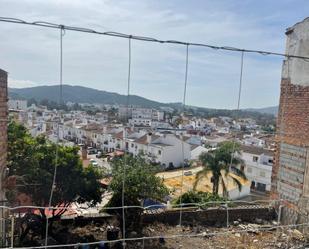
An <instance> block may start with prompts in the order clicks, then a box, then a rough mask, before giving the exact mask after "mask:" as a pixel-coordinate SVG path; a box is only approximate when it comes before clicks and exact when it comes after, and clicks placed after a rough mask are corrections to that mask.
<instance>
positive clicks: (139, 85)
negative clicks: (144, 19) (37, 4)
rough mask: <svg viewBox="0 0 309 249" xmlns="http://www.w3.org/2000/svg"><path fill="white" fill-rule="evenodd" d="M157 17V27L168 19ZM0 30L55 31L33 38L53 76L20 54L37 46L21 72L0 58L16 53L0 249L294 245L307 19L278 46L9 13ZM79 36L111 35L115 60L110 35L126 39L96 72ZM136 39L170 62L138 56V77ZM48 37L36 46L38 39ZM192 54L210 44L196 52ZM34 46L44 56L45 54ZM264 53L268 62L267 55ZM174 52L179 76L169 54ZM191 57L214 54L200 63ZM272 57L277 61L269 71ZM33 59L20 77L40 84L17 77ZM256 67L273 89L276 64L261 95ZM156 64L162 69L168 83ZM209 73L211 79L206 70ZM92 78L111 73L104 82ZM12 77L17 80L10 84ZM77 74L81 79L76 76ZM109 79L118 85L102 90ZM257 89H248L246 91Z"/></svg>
mask: <svg viewBox="0 0 309 249" xmlns="http://www.w3.org/2000/svg"><path fill="white" fill-rule="evenodd" d="M29 2H31V1H29ZM47 2H48V1H47ZM49 4H51V6H53V4H52V3H49ZM71 5H72V6H73V5H74V4H73V3H71ZM74 6H75V5H74ZM108 6H109V5H108ZM145 6H146V5H145ZM147 6H148V5H147ZM54 7H55V6H54ZM57 7H59V6H58V5H57ZM75 7H76V8H77V9H80V11H84V10H86V8H85V6H83V7H81V6H78V7H77V6H75ZM87 7H89V6H87ZM74 11H76V9H72V12H74ZM116 12H117V13H118V10H117V11H116ZM116 12H115V13H116ZM66 13H68V11H67V12H66ZM89 13H90V12H89ZM112 13H114V10H113V11H112ZM164 13H165V12H164ZM167 13H168V14H167V15H168V16H169V15H170V12H167ZM123 15H124V16H125V14H124V13H123ZM165 15H166V13H165ZM119 16H122V15H121V14H119ZM119 16H118V17H117V18H119ZM297 17H298V16H297ZM87 18H88V17H87ZM174 18H176V17H175V16H174ZM178 18H180V19H181V18H182V17H181V16H177V18H176V19H175V20H178ZM272 18H273V17H272ZM171 20H172V21H170V20H169V21H168V22H167V23H168V24H169V25H170V24H171V23H174V22H175V23H178V21H175V20H174V19H171ZM246 20H247V19H246ZM297 20H298V19H297ZM92 22H94V19H93V20H89V23H92ZM293 22H294V21H293ZM77 23H78V22H77ZM99 23H100V22H98V24H95V25H94V27H99ZM242 23H243V22H242ZM278 23H281V22H279V21H278ZM294 23H295V22H294ZM0 24H3V25H15V24H20V25H19V26H20V27H21V29H23V28H22V27H31V28H33V29H36V28H40V29H42V30H46V31H47V30H58V31H59V32H60V33H59V36H58V37H57V38H55V37H54V36H53V35H51V34H49V33H48V35H47V36H46V37H48V39H51V40H53V41H57V42H58V43H57V49H58V50H59V51H58V52H59V54H58V56H59V58H58V63H59V65H58V66H59V72H58V74H59V75H58V77H59V82H58V84H51V82H53V81H54V79H55V77H54V76H55V74H54V72H53V73H50V74H48V73H46V72H47V71H48V70H51V68H53V66H54V64H56V63H54V62H53V63H50V64H48V66H47V65H46V64H45V61H44V60H43V59H42V58H43V56H42V54H40V52H34V50H29V51H28V50H27V49H24V50H25V51H26V52H27V53H29V54H31V56H34V57H33V58H35V55H37V54H40V60H35V59H32V57H31V60H27V63H25V62H24V61H23V62H22V64H21V65H22V67H23V66H25V68H26V70H24V72H23V73H21V72H18V70H16V68H15V67H14V66H12V65H13V64H14V63H15V60H16V61H18V59H16V58H17V57H18V58H19V56H16V58H15V57H14V56H12V58H15V59H14V62H13V63H11V64H9V63H8V64H5V63H4V62H2V61H1V65H0V67H1V69H0V247H1V249H2V248H3V249H8V248H25V249H28V248H29V249H30V248H37V249H41V248H86V249H90V248H92V249H95V248H101V249H107V248H110V249H113V248H115V249H118V248H119V249H131V248H132V249H133V248H141V249H144V248H158V249H175V248H177V249H180V248H211V249H212V248H235V249H237V248H269V249H270V248H282V249H283V248H295V249H296V248H307V247H308V245H309V244H308V241H309V230H308V226H309V223H308V214H309V204H308V203H309V202H308V200H309V173H308V172H309V171H308V168H309V164H308V160H307V159H308V158H309V157H308V155H309V153H308V152H309V149H308V141H309V135H308V134H309V128H308V127H309V122H308V113H309V112H308V110H309V109H308V100H309V78H308V75H307V73H308V70H309V63H308V61H309V52H308V51H309V50H308V47H309V45H308V44H309V38H308V37H309V35H308V34H309V32H308V30H309V18H308V17H307V18H305V19H303V20H302V21H300V22H297V23H295V24H294V25H293V26H290V27H289V28H287V29H286V32H285V33H283V32H280V34H281V33H283V34H281V35H283V36H284V34H285V38H286V42H285V44H286V46H285V52H276V51H273V50H269V51H268V50H263V49H257V48H256V49H245V48H237V47H234V46H219V45H211V44H208V43H198V42H189V41H182V39H180V40H176V39H175V40H171V39H165V38H152V37H151V36H149V37H148V36H143V35H131V34H126V33H121V32H114V31H99V28H98V29H97V28H93V29H92V28H87V27H82V26H83V25H81V26H80V27H79V26H78V25H74V26H73V25H72V26H70V25H69V24H68V25H65V24H56V23H53V22H49V21H27V20H22V19H16V18H12V17H0ZM173 25H174V24H173ZM173 25H171V26H173ZM178 25H179V24H178ZM182 25H183V24H181V25H180V26H179V27H182ZM203 25H204V23H203ZM282 25H283V24H282ZM17 26H18V25H17ZM176 26H177V25H176ZM232 26H233V25H232ZM266 26H267V25H266ZM266 26H265V27H266ZM193 27H195V26H193ZM40 29H39V32H42V30H40ZM102 29H103V28H102ZM25 30H26V29H25ZM104 30H107V28H105V27H104ZM163 30H165V27H164V28H163ZM212 30H214V29H212ZM227 30H230V27H229V28H228V29H226V31H227ZM248 30H251V27H250V28H249V29H248ZM19 31H20V30H19ZM32 32H34V31H32ZM71 32H72V33H74V34H76V35H77V36H76V37H79V38H78V39H77V38H76V37H74V35H72V34H71ZM247 32H248V33H246V34H247V35H248V36H250V35H252V33H250V32H249V31H247ZM272 32H274V30H272ZM42 33H43V32H42ZM67 33H69V34H67ZM181 33H183V32H181ZM257 33H258V32H257ZM44 34H45V33H44ZM46 34H47V33H46ZM46 34H45V35H46ZM237 34H238V36H239V33H237ZM70 35H72V37H73V38H72V37H70ZM79 35H87V37H88V35H89V36H90V35H93V36H96V37H98V36H100V37H105V38H108V39H111V41H112V42H111V44H109V45H108V46H110V48H117V49H116V50H117V51H116V52H115V54H116V55H117V56H118V55H120V54H121V55H123V54H124V52H123V51H124V49H123V47H121V46H118V45H117V46H116V45H115V44H116V40H117V39H118V40H122V41H126V42H128V43H127V44H126V47H125V48H126V49H125V51H126V53H125V54H126V57H124V58H125V59H126V60H125V62H124V61H121V60H120V59H119V58H120V57H117V56H116V57H113V56H115V54H112V53H111V51H108V49H106V51H104V52H106V53H107V54H108V53H111V54H108V58H106V57H104V63H105V62H106V61H108V64H104V63H103V64H104V66H103V67H102V68H103V69H102V68H101V66H102V65H103V64H102V65H101V64H100V66H97V65H96V66H93V65H95V63H96V62H98V61H100V63H101V62H102V58H101V57H100V60H98V61H96V60H95V59H93V58H95V56H96V55H97V54H100V52H98V50H92V49H93V48H92V46H94V44H96V45H95V46H97V47H99V46H98V44H99V43H96V42H98V41H97V40H95V39H93V40H89V41H87V42H85V41H86V40H83V39H84V37H83V38H82V37H81V36H79ZM238 36H237V37H238ZM33 37H41V36H39V35H37V36H33ZM46 37H45V36H44V35H43V36H42V37H41V38H40V39H42V40H44V39H47V38H46ZM67 37H69V38H67ZM180 37H182V36H180ZM189 37H190V36H189ZM260 37H262V35H257V36H256V37H255V38H256V39H259V38H260ZM19 38H20V36H19ZM66 39H67V40H66ZM108 39H107V40H108ZM65 42H67V44H69V43H70V42H72V44H73V42H74V44H75V45H77V44H79V42H80V43H81V44H82V45H85V44H87V45H86V48H87V52H88V49H89V50H91V53H90V54H91V55H92V57H91V60H90V61H91V63H90V62H89V60H85V61H86V62H87V63H89V65H90V68H91V69H92V67H93V68H95V69H96V70H97V69H98V68H99V71H96V73H93V72H91V73H89V75H90V76H89V75H87V76H89V78H87V77H85V78H83V77H84V76H85V75H84V73H85V72H86V71H87V70H89V68H87V66H84V65H82V64H79V65H78V66H76V65H77V64H78V63H81V61H82V62H84V60H83V59H81V58H82V57H79V56H80V54H78V56H77V53H76V50H74V49H77V50H78V52H81V54H82V52H84V51H83V49H81V48H80V47H78V46H75V45H72V44H71V46H70V45H67V44H65ZM75 42H76V43H75ZM114 42H115V43H114ZM138 42H141V43H142V44H152V45H153V47H151V49H150V48H147V49H149V51H150V52H152V53H153V54H155V53H156V52H157V51H156V49H154V47H155V46H156V45H158V46H159V47H162V46H165V45H167V46H170V45H171V46H175V50H173V49H171V48H170V47H169V48H168V49H171V50H170V51H169V52H170V54H169V56H172V57H173V60H172V61H169V62H168V63H167V65H165V66H166V68H164V69H163V68H160V67H159V66H161V63H162V62H161V63H159V64H156V63H154V64H152V63H153V62H151V63H149V65H147V66H148V67H145V68H147V69H146V71H143V70H142V69H145V68H144V66H145V65H146V64H147V63H148V61H147V63H146V62H145V61H143V63H141V61H139V60H140V59H141V57H139V56H140V55H141V54H142V55H143V56H142V57H147V56H145V55H146V50H147V49H145V47H143V49H145V50H143V49H141V47H140V48H139V49H141V50H138V49H136V48H137V47H138V46H139V45H138ZM237 42H238V38H237ZM251 42H252V41H251ZM88 43H89V44H88ZM280 43H282V44H283V43H284V42H283V41H282V40H280ZM5 44H6V46H7V49H8V51H11V53H12V54H14V52H12V51H14V50H15V49H16V48H17V47H18V46H15V45H14V47H13V49H12V48H10V47H11V44H10V43H9V42H5ZM14 44H15V42H14ZM29 44H31V43H29ZM29 44H28V43H27V45H29ZM40 44H41V43H40ZM50 44H51V43H47V42H46V46H47V47H48V46H49V45H50ZM132 44H133V45H132ZM249 44H251V43H249ZM278 44H279V42H278ZM31 46H32V44H31ZM100 46H101V45H100ZM114 46H115V47H114ZM38 47H39V46H37V48H38ZM120 47H121V48H120ZM179 47H182V48H184V50H180V49H179V50H178V48H179ZM48 48H49V47H48ZM122 49H123V50H122ZM135 49H136V50H135ZM152 49H154V50H153V51H152ZM203 49H211V51H212V52H211V53H209V54H207V56H209V57H207V56H205V54H204V50H203ZM30 51H32V53H30ZM73 51H75V52H73ZM120 51H122V52H120ZM149 51H148V50H147V52H149ZM0 52H1V46H0ZM141 52H142V53H141ZM219 52H223V53H226V54H224V59H223V60H222V61H221V59H218V58H215V57H216V56H217V55H218V53H219ZM46 53H47V55H46V60H49V59H50V58H52V57H53V56H54V54H53V52H50V51H47V52H46ZM212 53H213V54H212ZM229 53H231V54H234V55H237V56H234V57H233V56H231V57H230V55H229ZM158 54H160V55H161V56H162V54H164V53H163V52H162V51H161V52H160V53H158ZM180 55H181V56H180ZM213 55H215V57H212V56H213ZM265 55H267V57H268V58H269V57H271V59H270V60H269V61H270V62H269V61H267V59H265V58H266V56H265ZM70 56H72V58H74V59H72V58H71V59H70ZM134 56H136V57H134ZM169 56H167V57H166V58H169ZM21 57H22V56H21ZM102 57H103V56H102ZM180 57H181V61H182V63H183V65H182V70H180V68H181V67H180V66H179V65H180V64H178V63H179V62H177V63H176V62H175V61H174V59H175V58H177V60H178V59H179V58H180ZM44 58H45V57H44ZM64 58H65V59H66V58H68V60H67V61H65V60H64ZM166 58H164V59H166ZM205 58H207V60H208V58H211V60H214V59H215V62H214V64H211V63H212V62H209V61H206V60H205ZM261 58H262V59H261ZM273 58H279V59H280V66H279V67H281V71H280V70H279V69H278V68H275V66H274V65H276V66H277V67H278V65H279V64H278V63H277V62H275V59H273ZM109 59H110V60H109ZM147 59H149V57H147ZM161 59H162V58H161ZM169 59H170V58H169ZM231 59H233V60H231ZM225 60H226V61H225ZM33 61H35V63H36V67H37V66H38V64H40V63H41V64H42V66H41V67H40V70H41V71H42V72H41V71H40V70H37V68H35V69H36V70H34V71H35V74H34V75H36V76H37V75H38V77H42V79H43V78H44V77H49V76H50V75H52V77H51V78H49V80H46V84H47V85H43V82H42V83H37V82H35V81H33V82H32V81H28V80H27V77H29V78H31V72H28V71H29V70H28V68H27V66H28V63H29V65H30V64H31V63H32V62H33ZM115 61H117V63H115ZM120 61H121V62H120ZM166 61H167V59H166ZM205 61H206V62H205ZM223 61H224V63H226V64H225V67H222V65H223V64H221V63H222V62H223ZM38 62H39V63H38ZM64 62H65V63H66V64H64ZM164 62H165V61H164ZM231 62H233V63H231ZM236 62H237V65H236ZM261 62H262V64H263V63H265V64H266V67H265V68H263V70H262V68H260V67H259V66H257V65H260V64H259V63H261ZM2 63H3V65H2ZM74 63H77V64H74ZM92 63H93V64H92ZM169 63H171V64H169ZM174 63H175V64H174ZM276 63H277V64H276ZM163 64H164V63H163ZM172 64H173V66H171V65H172ZM31 65H32V64H31ZM44 65H45V66H44ZM107 65H108V67H106V66H107ZM124 65H125V67H122V66H124ZM154 65H156V66H154ZM218 65H220V70H219V67H217V66H218ZM120 66H121V68H122V69H124V70H123V71H121V70H119V68H120ZM165 66H164V67H165ZM22 67H21V68H22ZM157 67H158V68H157ZM150 68H152V69H153V71H151V70H150ZM154 68H156V69H154ZM205 68H207V70H208V71H207V70H206V69H205ZM231 68H232V69H233V70H234V69H236V68H237V71H236V70H234V71H233V72H232V71H229V70H230V69H231ZM252 68H254V70H253V69H252ZM271 68H272V69H271ZM32 69H33V68H32ZM65 69H66V70H67V71H65ZM77 69H78V70H77ZM81 69H82V70H81ZM44 70H46V72H45V71H44ZM114 70H115V71H114ZM126 70H127V71H126ZM135 70H136V71H135ZM139 70H141V71H139ZM156 70H157V71H156ZM165 70H166V71H165ZM195 70H196V71H195ZM204 70H205V71H204ZM30 71H31V70H30ZM82 71H83V72H82ZM120 71H121V73H120ZM150 71H151V72H150ZM176 71H177V72H176ZM262 71H265V72H263V73H265V74H264V76H265V75H266V76H267V77H269V78H268V79H267V80H268V81H267V84H268V83H269V82H270V83H272V84H273V81H274V78H275V77H273V74H275V73H277V74H278V72H279V71H280V72H281V73H279V74H278V77H279V78H278V82H277V83H278V86H279V84H280V89H279V87H278V89H275V87H272V88H270V89H264V86H265V85H264V84H265V82H262V81H263V77H260V76H261V75H262V73H261V72H262ZM17 72H18V73H17ZM25 72H27V73H25ZM64 72H66V74H65V73H64ZM98 72H99V73H98ZM102 72H103V73H102ZM133 72H134V73H136V74H134V75H133ZM145 72H146V73H145ZM167 72H169V73H171V72H172V73H175V75H174V76H176V75H177V77H176V78H177V79H176V80H175V79H172V77H171V76H167V75H165V73H166V74H167ZM213 72H215V74H216V75H215V77H213V76H212V77H213V78H212V77H209V78H208V75H207V74H208V73H210V74H212V73H213ZM252 72H253V73H252ZM28 73H29V74H28ZM99 74H100V75H101V74H106V75H107V74H111V75H112V76H108V77H110V78H108V79H109V81H110V83H109V82H108V81H107V80H106V78H104V77H105V76H106V75H104V77H103V79H104V80H102V79H101V78H99V77H98V76H97V75H99ZM120 74H121V77H120ZM198 74H203V76H205V77H206V76H207V77H206V78H205V79H203V78H199V77H198V76H197V75H198ZM12 75H13V76H12ZM15 75H19V76H18V77H20V75H23V76H22V77H24V78H25V80H15V79H14V77H17V76H15ZM27 75H28V76H27ZM64 75H65V77H68V79H70V80H67V78H64ZM67 75H68V76H67ZM72 75H74V77H72ZM180 75H181V76H180ZM270 75H272V76H270ZM280 75H281V76H280ZM118 76H119V77H118ZM220 76H222V79H220ZM234 76H235V77H234ZM91 77H93V78H91ZM96 77H98V78H96ZM100 77H101V76H100ZM139 77H140V78H139ZM160 77H162V78H161V79H160V80H158V79H159V78H160ZM165 77H166V78H165ZM272 77H273V78H272ZM157 78H158V79H157ZM180 78H181V80H179V79H180ZM253 78H254V79H253ZM84 79H87V80H88V81H90V79H93V81H94V83H93V84H92V83H88V85H87V84H84V83H82V80H84ZM111 79H113V80H111ZM152 80H153V82H152V83H150V81H152ZM75 81H76V83H75ZM102 81H103V82H104V84H101V83H100V85H99V83H98V82H102ZM245 81H246V82H245ZM67 82H71V83H70V84H69V83H67ZM72 82H73V83H72ZM95 82H96V83H95ZM119 82H121V83H123V82H125V83H126V84H123V85H121V86H122V87H119V86H117V87H115V88H113V87H114V86H112V85H113V84H115V85H116V83H119ZM163 82H165V83H163ZM231 82H232V83H231ZM234 82H236V83H237V84H234ZM175 83H176V86H177V87H175V85H173V84H175ZM180 83H181V85H180ZM244 83H246V84H244ZM75 84H78V85H75ZM204 84H205V86H207V87H206V88H205V89H206V90H205V91H204V90H203V93H201V92H200V91H201V90H197V89H200V88H199V87H200V86H201V85H203V87H204ZM212 84H214V85H215V87H213V85H212ZM228 84H229V85H228ZM232 84H234V85H233V86H232ZM22 85H26V86H23V87H22ZM28 85H29V86H28ZM217 85H220V86H219V87H218V86H217ZM163 86H164V87H163ZM96 87H97V88H96ZM123 88H125V90H126V91H124V90H123ZM114 89H117V90H118V91H113V90H114ZM159 90H160V96H156V94H157V93H158V92H159ZM232 90H233V93H232V92H231V91H232ZM173 91H175V93H174V92H173ZM224 91H225V93H224V94H223V95H222V96H221V95H220V93H221V94H222V93H223V92H224ZM275 91H277V93H275ZM124 92H125V94H124ZM176 92H177V94H179V95H180V93H181V95H182V100H181V101H179V102H172V101H170V102H169V100H171V99H173V100H175V99H176V98H175V96H176V95H177V94H176ZM137 93H138V94H137ZM258 94H262V95H261V96H262V97H261V98H260V99H259V98H258V97H257V95H258ZM276 94H277V95H276ZM177 96H178V95H177ZM265 96H271V98H273V99H272V100H271V101H269V100H266V99H264V97H265ZM148 97H149V98H148ZM229 97H230V99H227V98H229ZM178 98H179V96H178ZM232 98H233V100H231V99H232ZM276 98H278V100H277V99H276ZM165 99H166V100H165ZM168 99H169V100H168ZM242 101H243V102H242ZM242 103H244V104H242ZM267 103H272V104H273V105H272V106H271V105H267ZM216 105H218V108H217V107H214V106H216ZM208 106H209V107H208ZM253 106H261V107H260V108H253Z"/></svg>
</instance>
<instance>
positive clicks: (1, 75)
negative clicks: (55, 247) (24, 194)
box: [0, 69, 8, 240]
mask: <svg viewBox="0 0 309 249" xmlns="http://www.w3.org/2000/svg"><path fill="white" fill-rule="evenodd" d="M7 118H8V111H7V73H6V72H5V71H3V70H1V69H0V205H3V204H6V203H5V202H3V201H4V191H3V187H2V184H3V176H4V171H5V169H6V157H7V121H6V120H7ZM3 216H5V212H3V210H0V240H3V239H4V236H5V233H3V231H5V222H4V220H3V219H2V218H4V217H3Z"/></svg>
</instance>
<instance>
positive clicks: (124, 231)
mask: <svg viewBox="0 0 309 249" xmlns="http://www.w3.org/2000/svg"><path fill="white" fill-rule="evenodd" d="M128 41H129V43H128V80H127V110H126V111H127V124H128V121H129V104H130V86H131V58H132V57H131V38H129V40H128ZM125 127H126V126H125ZM123 132H124V141H125V143H126V138H127V132H128V130H127V128H125V129H124V131H123ZM124 146H126V145H124ZM125 150H126V148H125ZM126 166H127V155H125V158H124V165H123V176H122V193H121V202H122V238H123V239H125V238H126V219H125V177H126ZM122 246H123V248H125V247H126V243H125V241H123V243H122Z"/></svg>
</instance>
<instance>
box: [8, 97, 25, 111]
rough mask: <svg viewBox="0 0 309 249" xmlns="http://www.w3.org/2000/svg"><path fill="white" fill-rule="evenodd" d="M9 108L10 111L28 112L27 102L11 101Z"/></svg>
mask: <svg viewBox="0 0 309 249" xmlns="http://www.w3.org/2000/svg"><path fill="white" fill-rule="evenodd" d="M8 106H9V109H13V110H21V111H26V110H27V100H18V99H9V101H8Z"/></svg>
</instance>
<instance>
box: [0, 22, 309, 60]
mask: <svg viewBox="0 0 309 249" xmlns="http://www.w3.org/2000/svg"><path fill="white" fill-rule="evenodd" d="M0 22H7V23H16V24H24V25H31V26H40V27H45V28H54V29H64V30H70V31H77V32H82V33H91V34H97V35H106V36H112V37H119V38H125V39H128V38H131V39H133V40H138V41H144V42H155V43H166V44H176V45H184V46H187V45H190V46H196V47H205V48H211V49H215V50H226V51H233V52H246V53H255V54H260V55H274V56H283V57H290V58H297V59H302V60H304V61H306V62H308V61H309V57H307V56H299V55H290V54H285V53H278V52H272V51H263V50H254V49H244V48H235V47H229V46H216V45H210V44H206V43H194V42H184V41H177V40H164V39H156V38H153V37H147V36H137V35H129V34H124V33H119V32H114V31H105V32H103V31H97V30H94V29H89V28H83V27H75V26H68V25H62V24H55V23H50V22H45V21H35V22H28V21H24V20H21V19H17V18H11V17H0Z"/></svg>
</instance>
